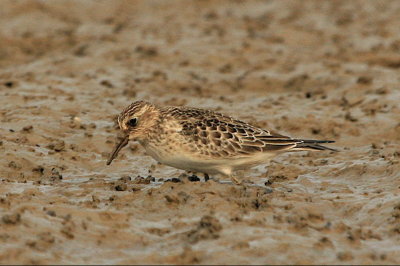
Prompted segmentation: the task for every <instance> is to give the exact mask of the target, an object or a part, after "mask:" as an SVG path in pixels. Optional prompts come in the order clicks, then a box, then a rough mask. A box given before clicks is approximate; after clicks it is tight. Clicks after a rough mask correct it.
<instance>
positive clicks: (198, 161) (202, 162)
mask: <svg viewBox="0 0 400 266" xmlns="http://www.w3.org/2000/svg"><path fill="white" fill-rule="evenodd" d="M141 144H142V145H143V147H144V148H145V149H146V153H147V154H148V155H150V156H151V157H153V158H154V159H155V160H157V161H159V162H160V163H162V164H165V165H169V166H172V167H175V168H178V169H183V170H186V171H193V172H201V173H208V174H224V175H230V174H231V173H232V171H235V170H240V169H246V168H251V167H253V166H256V165H259V164H262V163H268V162H269V160H270V159H271V158H272V157H274V156H275V155H276V154H274V153H258V154H256V155H253V156H246V157H238V158H217V159H215V158H211V159H204V158H200V157H197V156H195V154H193V155H192V154H187V153H177V152H170V151H166V150H163V149H160V148H159V147H154V146H152V145H146V144H144V143H141Z"/></svg>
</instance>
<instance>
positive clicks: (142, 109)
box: [118, 101, 157, 140]
mask: <svg viewBox="0 0 400 266" xmlns="http://www.w3.org/2000/svg"><path fill="white" fill-rule="evenodd" d="M156 115H157V111H156V107H155V106H154V105H153V104H152V103H149V102H145V101H136V102H134V103H132V104H131V105H129V106H128V107H127V108H126V109H125V110H124V111H123V112H122V113H121V114H120V115H119V116H118V124H119V128H120V129H121V130H122V131H123V132H124V133H125V134H127V135H129V139H130V140H137V139H140V137H141V136H144V135H145V133H146V131H148V130H149V129H150V128H151V127H153V126H154V123H155V120H156V119H155V118H156Z"/></svg>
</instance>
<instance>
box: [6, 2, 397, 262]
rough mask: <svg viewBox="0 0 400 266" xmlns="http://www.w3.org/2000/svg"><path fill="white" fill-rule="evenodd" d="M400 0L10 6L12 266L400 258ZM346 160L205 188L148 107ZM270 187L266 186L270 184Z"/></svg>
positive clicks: (295, 159)
mask: <svg viewBox="0 0 400 266" xmlns="http://www.w3.org/2000/svg"><path fill="white" fill-rule="evenodd" d="M399 14H400V2H399V1H375V0H374V1H231V2H222V1H196V2H189V1H174V2H171V1H143V2H138V1H5V0H3V1H1V2H0V95H1V96H0V119H1V124H0V153H1V156H0V182H1V184H0V263H2V264H14V263H19V264H21V263H24V264H38V263H40V264H54V263H63V264H67V263H74V264H83V263H85V264H95V263H96V264H105V263H108V264H111V263H117V264H122V263H123V264H126V263H131V264H133V263H146V264H151V263H179V264H190V263H196V264H197V263H199V264H256V263H258V264H260V263H269V264H279V263H286V264H288V263H290V264H292V263H296V264H300V263H301V264H321V263H330V264H395V263H397V264H398V263H400V196H399V195H400V194H399V193H400V179H399V178H400V174H399V170H400V164H399V160H400V144H399V143H400V104H399V103H400V89H399V85H400V34H399V29H400V19H399ZM138 99H144V100H148V101H151V102H154V103H156V104H161V105H188V106H195V107H203V108H212V109H215V110H218V111H220V112H223V113H226V114H229V115H232V116H235V117H238V118H240V119H242V120H245V121H248V122H251V123H254V124H256V125H258V126H261V127H264V128H266V129H273V130H276V131H278V132H280V133H282V134H287V135H290V136H293V137H302V138H315V139H333V140H336V141H337V142H336V143H335V144H334V145H331V146H332V147H336V148H339V149H340V150H341V152H339V153H333V152H300V153H290V154H284V155H281V156H279V157H276V158H275V159H274V160H273V161H272V162H271V164H270V165H269V166H266V165H262V166H259V167H256V168H254V169H251V170H246V171H244V172H243V173H240V174H241V176H242V179H243V180H245V181H247V182H249V183H254V184H258V185H262V186H264V188H261V187H258V188H257V187H237V186H234V185H231V184H221V183H218V182H215V181H213V180H210V181H208V182H205V181H204V180H203V178H202V177H201V179H202V180H201V181H200V182H192V181H190V180H189V179H188V178H187V176H184V175H182V173H183V172H182V171H180V170H177V169H174V168H170V167H167V166H163V165H160V164H157V162H155V161H154V160H153V159H152V158H150V157H148V156H146V155H145V153H144V151H143V149H142V148H141V147H140V146H138V144H135V143H131V144H130V146H129V147H128V148H125V149H124V150H123V152H121V154H120V155H119V157H118V158H117V159H116V160H115V161H114V162H113V164H112V165H111V166H108V167H107V166H106V164H105V162H106V158H107V156H108V154H109V153H110V151H111V150H112V148H113V145H114V143H115V142H116V136H117V129H116V127H115V124H114V119H115V117H116V115H117V114H118V113H119V112H120V111H121V110H122V109H123V108H124V107H125V106H126V105H128V104H129V103H131V102H132V101H134V100H138ZM264 184H265V185H264Z"/></svg>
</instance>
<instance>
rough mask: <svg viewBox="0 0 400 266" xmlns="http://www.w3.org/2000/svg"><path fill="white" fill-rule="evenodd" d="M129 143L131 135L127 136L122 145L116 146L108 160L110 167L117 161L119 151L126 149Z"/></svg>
mask: <svg viewBox="0 0 400 266" xmlns="http://www.w3.org/2000/svg"><path fill="white" fill-rule="evenodd" d="M128 142H129V135H126V136H125V137H124V138H123V139H122V140H121V142H120V143H118V144H117V145H115V147H114V150H113V151H112V153H111V155H110V158H108V160H107V165H110V164H111V162H112V161H113V160H114V159H115V157H117V155H118V153H119V151H120V150H121V149H122V148H123V147H125V146H126V145H127V144H128Z"/></svg>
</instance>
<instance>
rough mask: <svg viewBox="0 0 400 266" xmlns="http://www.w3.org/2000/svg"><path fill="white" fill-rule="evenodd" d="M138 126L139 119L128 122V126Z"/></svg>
mask: <svg viewBox="0 0 400 266" xmlns="http://www.w3.org/2000/svg"><path fill="white" fill-rule="evenodd" d="M136 125H137V118H132V119H130V120H129V121H128V126H131V127H135V126H136Z"/></svg>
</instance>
